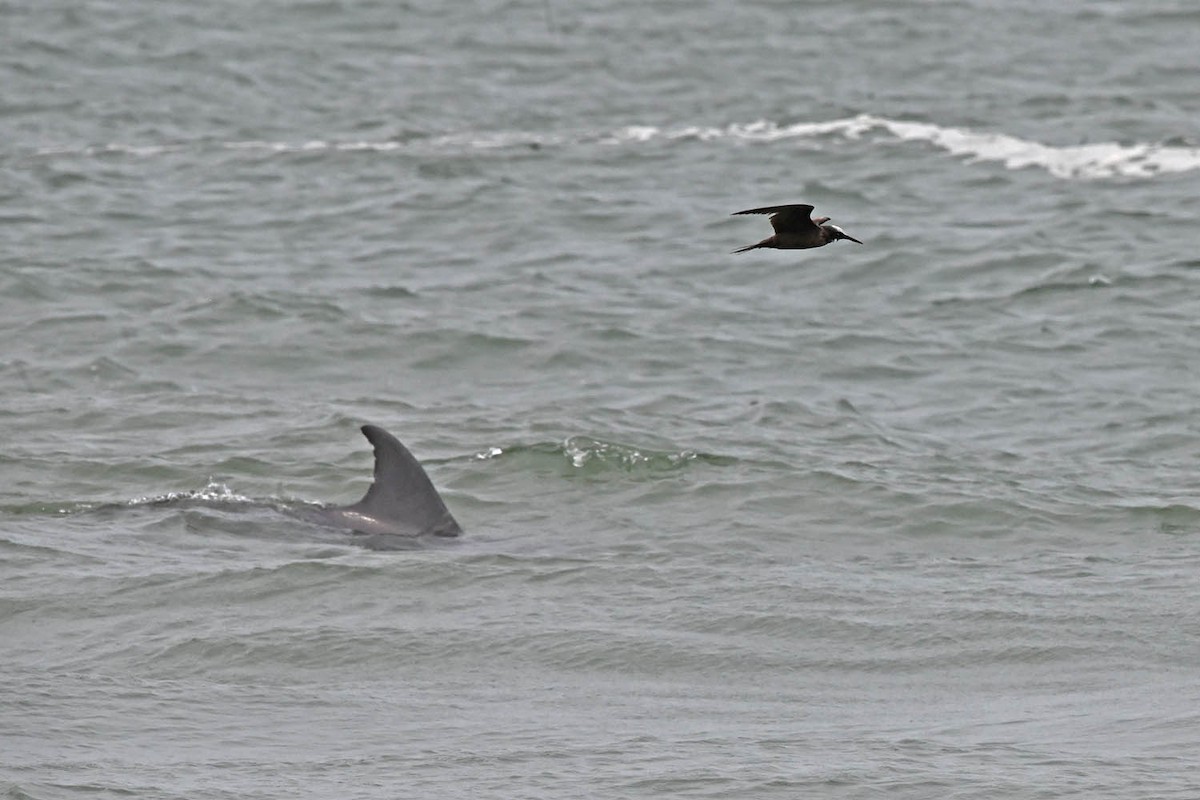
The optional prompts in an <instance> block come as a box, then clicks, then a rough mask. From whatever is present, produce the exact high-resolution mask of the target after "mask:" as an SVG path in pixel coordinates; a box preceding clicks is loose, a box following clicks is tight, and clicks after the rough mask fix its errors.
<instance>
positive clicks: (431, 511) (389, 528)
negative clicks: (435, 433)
mask: <svg viewBox="0 0 1200 800" xmlns="http://www.w3.org/2000/svg"><path fill="white" fill-rule="evenodd" d="M362 432H363V436H366V437H367V441H369V442H370V443H371V445H372V446H373V447H374V448H375V481H374V483H372V484H371V488H369V489H367V493H366V494H365V495H363V499H362V500H359V501H358V502H357V503H355V504H354V505H352V506H340V507H333V508H321V509H316V510H314V511H313V512H312V514H311V516H313V518H314V519H316V521H318V522H320V523H322V524H324V525H332V526H335V527H341V528H349V529H351V530H354V531H357V532H359V533H373V534H393V535H400V536H458V535H459V534H460V533H462V528H460V527H458V523H457V522H456V521H455V520H454V517H452V516H451V515H450V511H449V509H447V508H446V504H445V503H444V502H442V497H441V495H439V494H438V492H437V489H435V488H433V482H432V481H431V480H429V476H428V475H426V474H425V469H424V468H423V467H422V466H421V464H420V462H419V461H417V459H415V458H414V457H413V454H412V453H410V452H408V448H407V447H405V446H404V445H402V444H401V443H400V440H399V439H397V438H396V437H395V436H392V435H391V434H390V433H388V432H387V431H385V430H384V429H383V428H380V427H379V426H377V425H363V426H362ZM305 516H310V515H309V514H305Z"/></svg>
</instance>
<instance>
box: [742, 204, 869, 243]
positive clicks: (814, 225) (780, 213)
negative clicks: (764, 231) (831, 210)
mask: <svg viewBox="0 0 1200 800" xmlns="http://www.w3.org/2000/svg"><path fill="white" fill-rule="evenodd" d="M812 211H813V207H812V206H810V205H808V204H807V203H800V204H796V205H788V206H766V207H765V208H748V209H746V210H745V211H735V212H733V214H731V215H730V216H737V215H738V214H770V215H771V227H772V228H774V229H775V235H774V236H768V237H767V238H766V239H763V240H762V241H761V242H759V243H758V244H748V245H746V246H745V247H739V248H738V249H737V250H734V251H733V252H735V253H744V252H746V251H747V250H754V249H755V248H758V247H774V248H777V249H779V250H803V249H805V248H809V247H824V246H825V245H827V244H829V243H830V242H836V241H837V240H838V239H849V240H850V241H852V242H858V243H859V244H862V242H859V241H858V239H855V238H854V237H853V236H851V235H850V234H848V233H846V232H845V231H844V230H842V229H841V228H839V227H838V226H837V225H826V224H825V223H827V222H829V220H830V217H815V218H814V217H813V216H812Z"/></svg>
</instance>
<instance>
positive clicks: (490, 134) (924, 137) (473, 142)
mask: <svg viewBox="0 0 1200 800" xmlns="http://www.w3.org/2000/svg"><path fill="white" fill-rule="evenodd" d="M872 135H882V136H885V137H888V138H889V139H891V140H893V141H900V142H915V143H925V144H929V145H932V146H934V147H936V148H938V149H941V150H943V151H945V152H946V153H949V154H950V155H951V156H954V157H956V158H962V159H965V160H966V161H967V162H968V163H979V162H984V163H999V164H1002V165H1004V167H1005V168H1007V169H1012V170H1019V169H1026V168H1036V169H1042V170H1045V171H1046V172H1048V173H1049V174H1051V175H1053V176H1054V177H1056V178H1062V179H1066V180H1072V179H1074V180H1099V179H1105V178H1151V177H1154V176H1156V175H1164V174H1171V173H1179V172H1188V171H1191V170H1196V169H1200V147H1182V146H1178V145H1168V144H1165V143H1159V142H1135V143H1133V144H1120V143H1118V142H1096V143H1093V144H1080V145H1052V144H1044V143H1042V142H1037V141H1032V140H1029V139H1022V138H1020V137H1017V136H1012V135H1009V134H1006V133H997V132H992V131H975V130H971V129H969V128H956V127H952V126H945V125H937V124H935V123H930V122H913V121H909V120H898V119H889V118H887V117H878V116H874V115H872V114H859V115H857V116H854V117H846V118H842V119H834V120H827V121H823V122H796V123H791V124H780V123H778V122H773V121H770V120H757V121H754V122H745V123H731V124H728V125H723V126H709V125H681V126H676V127H664V126H658V125H625V126H622V127H619V128H615V129H612V130H602V131H591V132H577V133H575V134H562V133H549V132H535V131H475V132H470V131H468V132H460V133H448V134H443V135H433V136H423V137H406V138H404V139H383V140H376V141H371V140H359V141H355V140H349V141H337V140H326V139H309V140H305V141H296V142H287V141H265V140H248V141H229V142H220V143H218V144H216V145H215V146H216V147H217V148H218V149H221V150H226V151H241V152H247V153H258V154H264V155H295V154H312V153H322V152H334V153H362V152H367V153H393V152H414V151H416V152H421V151H432V152H436V151H444V150H479V151H506V150H514V149H521V150H538V149H541V148H549V147H567V146H579V145H594V144H599V145H609V146H636V145H641V144H647V143H652V142H678V141H699V142H718V141H722V140H730V141H742V142H760V143H774V142H781V141H793V140H805V139H814V140H815V139H822V138H828V137H840V138H842V139H844V140H847V141H861V140H863V139H866V138H867V137H869V136H872ZM203 146H212V145H211V144H208V143H206V144H205V145H203ZM184 149H187V146H186V145H184V144H179V143H172V144H162V145H132V144H120V143H109V144H104V145H89V146H86V147H80V148H76V149H71V148H51V149H44V150H39V151H38V152H37V155H39V156H42V157H66V156H74V157H80V156H83V157H88V156H104V155H108V156H113V155H123V156H129V157H136V158H147V157H153V156H158V155H163V154H167V153H176V152H179V151H181V150H184Z"/></svg>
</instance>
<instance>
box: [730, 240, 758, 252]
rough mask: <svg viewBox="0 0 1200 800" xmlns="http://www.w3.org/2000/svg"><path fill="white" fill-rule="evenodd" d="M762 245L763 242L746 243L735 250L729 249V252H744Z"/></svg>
mask: <svg viewBox="0 0 1200 800" xmlns="http://www.w3.org/2000/svg"><path fill="white" fill-rule="evenodd" d="M762 246H763V243H762V242H756V243H755V244H748V245H746V246H745V247H739V248H738V249H737V250H732V251H730V252H733V253H744V252H746V251H747V250H754V249H756V248H759V247H762Z"/></svg>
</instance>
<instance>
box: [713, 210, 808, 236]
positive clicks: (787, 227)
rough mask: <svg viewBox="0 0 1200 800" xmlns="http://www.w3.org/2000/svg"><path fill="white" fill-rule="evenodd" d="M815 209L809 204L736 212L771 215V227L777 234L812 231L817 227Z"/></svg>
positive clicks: (735, 214)
mask: <svg viewBox="0 0 1200 800" xmlns="http://www.w3.org/2000/svg"><path fill="white" fill-rule="evenodd" d="M812 212H813V207H812V206H810V205H808V204H807V203H799V204H796V205H787V206H764V207H763V208H748V209H746V210H745V211H735V212H733V216H737V215H738V214H770V215H771V227H772V228H774V229H775V232H776V233H795V232H798V231H804V230H811V229H812V228H815V227H817V224H816V223H815V222H813V221H812Z"/></svg>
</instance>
